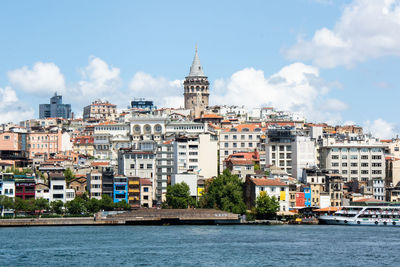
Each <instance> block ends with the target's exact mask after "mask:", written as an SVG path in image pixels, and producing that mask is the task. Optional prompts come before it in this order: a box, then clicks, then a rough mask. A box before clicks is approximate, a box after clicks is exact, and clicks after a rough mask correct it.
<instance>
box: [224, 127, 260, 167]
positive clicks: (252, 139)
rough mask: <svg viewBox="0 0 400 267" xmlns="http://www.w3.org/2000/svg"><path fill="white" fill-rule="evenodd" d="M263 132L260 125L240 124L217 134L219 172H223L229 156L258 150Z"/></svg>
mask: <svg viewBox="0 0 400 267" xmlns="http://www.w3.org/2000/svg"><path fill="white" fill-rule="evenodd" d="M265 130H266V129H265V128H263V127H261V125H260V124H241V125H238V126H236V127H232V128H230V129H225V130H223V131H221V132H220V133H219V150H220V152H219V165H220V167H221V168H220V172H222V171H223V168H222V167H223V163H224V161H225V159H227V158H228V156H229V155H231V154H234V153H237V152H252V151H254V150H255V149H258V150H260V149H259V146H260V140H261V136H262V135H263V131H265Z"/></svg>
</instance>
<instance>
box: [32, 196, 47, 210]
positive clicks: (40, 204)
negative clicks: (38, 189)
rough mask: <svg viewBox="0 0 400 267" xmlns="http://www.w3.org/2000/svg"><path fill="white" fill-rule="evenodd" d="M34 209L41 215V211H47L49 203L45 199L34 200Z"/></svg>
mask: <svg viewBox="0 0 400 267" xmlns="http://www.w3.org/2000/svg"><path fill="white" fill-rule="evenodd" d="M35 209H36V210H39V211H40V213H42V211H43V210H48V209H49V201H48V200H47V199H45V198H38V199H35Z"/></svg>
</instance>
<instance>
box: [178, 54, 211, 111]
mask: <svg viewBox="0 0 400 267" xmlns="http://www.w3.org/2000/svg"><path fill="white" fill-rule="evenodd" d="M209 85H210V83H209V82H208V78H207V76H205V75H204V72H203V67H202V66H201V64H200V59H199V56H198V54H197V47H196V53H195V55H194V59H193V63H192V66H191V67H190V73H189V75H188V76H187V77H186V78H185V81H184V82H183V86H184V89H185V91H184V94H183V95H184V97H185V109H190V110H191V114H190V115H191V116H192V117H194V118H196V117H200V116H201V115H202V114H203V113H204V109H205V108H206V107H207V106H208V97H209V95H210V94H209V91H208V89H209Z"/></svg>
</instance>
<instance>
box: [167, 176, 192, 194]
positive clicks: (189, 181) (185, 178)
mask: <svg viewBox="0 0 400 267" xmlns="http://www.w3.org/2000/svg"><path fill="white" fill-rule="evenodd" d="M198 180H199V175H197V174H196V173H179V174H173V175H172V179H171V185H174V184H179V183H182V182H185V183H186V184H187V185H188V186H189V189H190V196H192V197H197V181H198Z"/></svg>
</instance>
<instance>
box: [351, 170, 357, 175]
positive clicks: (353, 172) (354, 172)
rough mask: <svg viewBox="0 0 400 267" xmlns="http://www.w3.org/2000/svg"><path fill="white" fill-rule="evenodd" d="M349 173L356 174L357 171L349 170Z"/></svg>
mask: <svg viewBox="0 0 400 267" xmlns="http://www.w3.org/2000/svg"><path fill="white" fill-rule="evenodd" d="M350 173H351V174H358V171H357V170H351V172H350Z"/></svg>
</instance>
